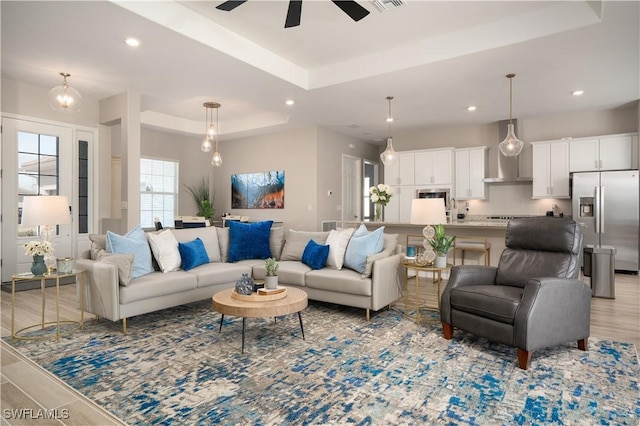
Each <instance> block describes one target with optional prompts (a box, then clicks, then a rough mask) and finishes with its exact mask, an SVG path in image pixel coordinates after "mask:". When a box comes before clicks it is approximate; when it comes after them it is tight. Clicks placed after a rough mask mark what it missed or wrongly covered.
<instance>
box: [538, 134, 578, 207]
mask: <svg viewBox="0 0 640 426" xmlns="http://www.w3.org/2000/svg"><path fill="white" fill-rule="evenodd" d="M531 146H532V153H533V194H532V198H569V196H570V194H569V143H568V142H567V141H547V142H532V143H531Z"/></svg>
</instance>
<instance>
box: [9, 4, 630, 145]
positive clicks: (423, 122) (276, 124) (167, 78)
mask: <svg viewBox="0 0 640 426" xmlns="http://www.w3.org/2000/svg"><path fill="white" fill-rule="evenodd" d="M220 3H222V1H213V0H211V1H179V2H175V1H144V2H142V1H141V2H129V1H114V2H104V1H87V2H77V1H50V2H10V1H2V2H1V8H2V9H1V18H2V27H1V30H2V77H3V78H7V79H11V80H18V81H23V82H26V83H29V84H34V85H38V86H43V87H53V86H55V85H57V84H59V83H60V77H59V75H58V73H59V72H63V71H64V72H68V73H70V74H71V78H70V79H69V81H70V84H71V85H72V86H73V87H75V88H76V89H78V90H79V91H80V92H81V93H82V94H83V95H84V96H87V97H90V98H93V99H103V98H106V97H108V96H112V95H115V94H118V93H122V92H124V91H126V90H132V91H136V92H139V93H140V94H141V97H142V110H143V116H142V119H143V122H144V123H146V124H147V125H155V126H158V127H166V126H167V124H166V123H169V122H171V123H172V124H171V127H172V130H175V131H183V132H194V133H196V134H197V133H199V132H200V130H204V127H205V126H204V108H203V107H202V103H203V102H206V101H216V102H220V103H221V104H222V107H221V108H220V128H221V133H222V138H223V139H224V138H225V137H226V138H228V137H233V136H237V135H241V134H246V133H255V132H261V131H269V130H271V129H275V128H281V127H282V126H300V125H308V124H318V125H321V126H326V127H329V128H331V129H334V130H336V131H339V132H342V133H345V134H349V135H352V136H355V137H358V138H361V139H365V140H372V141H379V140H381V139H383V138H384V137H385V135H386V133H387V124H386V122H385V118H386V115H387V101H386V100H385V97H386V96H388V95H392V96H394V97H395V99H394V101H393V115H394V117H395V122H394V124H393V126H394V129H405V128H416V127H426V126H438V125H475V124H485V123H490V122H494V121H498V120H503V119H505V118H508V114H509V108H508V107H509V105H508V99H509V98H508V96H509V92H508V90H509V83H508V80H507V79H506V78H505V74H507V73H509V72H515V73H516V74H517V77H516V78H515V79H514V81H513V88H514V89H513V90H514V105H513V109H514V117H516V118H517V117H534V116H539V115H550V114H553V113H562V112H567V111H577V110H593V109H605V108H615V107H620V106H624V105H627V104H629V103H630V102H634V101H637V100H638V99H639V98H640V94H639V92H640V82H639V80H640V78H639V76H640V66H639V63H640V55H639V52H640V43H639V40H640V7H639V6H640V3H639V2H637V1H626V2H609V1H605V2H597V1H595V2H594V1H590V2H584V1H568V2H542V1H531V2H523V1H513V2H496V1H488V2H481V1H471V2H463V1H445V2H438V1H418V0H409V1H408V2H407V4H406V5H404V6H402V7H399V8H392V9H390V10H389V11H387V12H385V13H379V12H378V11H376V9H375V8H374V7H373V5H372V4H370V3H369V2H366V1H359V3H360V4H361V5H362V6H364V7H365V8H366V9H368V10H369V11H370V12H371V13H370V14H369V15H368V16H367V17H365V18H364V19H362V20H361V21H359V22H354V21H352V20H351V19H350V18H349V17H348V16H347V15H346V14H345V13H344V12H342V11H341V10H340V9H339V8H338V7H336V6H335V5H334V4H332V3H331V2H329V1H325V0H322V1H319V0H316V1H313V0H304V1H303V6H302V19H301V25H300V26H299V27H295V28H288V29H285V28H284V20H285V16H286V13H287V7H288V2H287V1H261V0H249V1H247V2H246V3H244V4H242V5H241V6H239V7H237V8H236V9H235V10H233V11H231V12H224V11H220V10H217V9H215V6H216V5H218V4H220ZM128 36H133V37H137V38H139V39H140V41H141V45H140V46H139V47H138V48H133V49H132V48H130V47H128V46H126V45H125V44H124V42H123V40H124V38H125V37H128ZM576 89H582V90H584V91H585V94H584V95H583V96H581V97H575V96H571V94H570V93H571V92H572V91H573V90H576ZM288 98H292V99H294V100H295V101H296V104H295V105H294V106H293V107H287V106H285V104H284V101H285V100H286V99H288ZM468 105H476V106H477V108H478V109H477V110H476V111H475V112H473V113H471V112H468V111H467V110H466V107H467V106H468ZM170 130H171V129H170Z"/></svg>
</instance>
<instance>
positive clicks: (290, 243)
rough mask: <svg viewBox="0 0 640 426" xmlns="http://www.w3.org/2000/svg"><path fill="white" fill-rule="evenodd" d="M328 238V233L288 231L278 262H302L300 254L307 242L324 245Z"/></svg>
mask: <svg viewBox="0 0 640 426" xmlns="http://www.w3.org/2000/svg"><path fill="white" fill-rule="evenodd" d="M328 236H329V233H328V232H307V231H294V230H293V229H289V230H288V231H287V235H286V238H285V241H284V247H283V248H282V255H281V256H280V260H302V253H303V252H304V249H305V247H306V246H307V243H308V242H309V241H311V240H314V241H315V242H316V243H318V244H325V243H326V242H327V237H328Z"/></svg>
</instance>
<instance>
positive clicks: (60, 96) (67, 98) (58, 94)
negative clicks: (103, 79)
mask: <svg viewBox="0 0 640 426" xmlns="http://www.w3.org/2000/svg"><path fill="white" fill-rule="evenodd" d="M60 75H61V76H62V77H63V81H62V84H61V85H60V86H56V87H54V88H53V89H51V91H50V92H49V106H50V107H51V109H53V110H54V111H58V112H69V113H72V112H78V111H80V107H81V106H82V96H81V95H80V93H79V92H78V91H77V90H76V89H74V88H73V87H71V86H69V83H68V82H67V77H70V74H67V73H63V72H61V73H60Z"/></svg>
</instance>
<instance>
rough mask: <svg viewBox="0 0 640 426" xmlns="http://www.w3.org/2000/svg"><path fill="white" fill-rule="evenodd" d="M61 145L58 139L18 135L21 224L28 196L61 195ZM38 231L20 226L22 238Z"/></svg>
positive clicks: (38, 135)
mask: <svg viewBox="0 0 640 426" xmlns="http://www.w3.org/2000/svg"><path fill="white" fill-rule="evenodd" d="M58 144H59V140H58V137H56V136H50V135H40V134H37V133H27V132H18V158H17V161H18V223H20V222H21V217H22V207H21V206H22V201H23V200H24V197H25V196H32V195H58V191H59V168H60V167H59V156H58V147H59V146H58ZM68 172H69V173H70V172H71V170H69V171H68ZM43 225H45V224H43ZM38 228H39V227H38V226H22V225H18V235H19V236H21V237H22V236H35V235H38V234H39V229H38ZM56 228H57V227H56ZM56 234H57V229H56Z"/></svg>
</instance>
